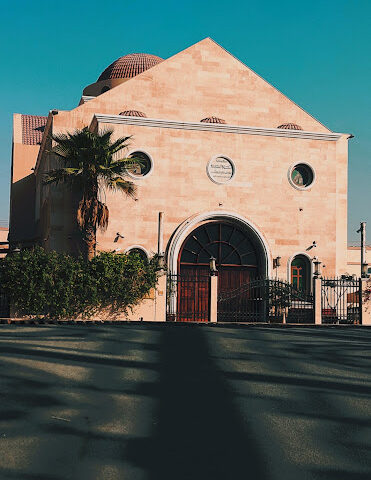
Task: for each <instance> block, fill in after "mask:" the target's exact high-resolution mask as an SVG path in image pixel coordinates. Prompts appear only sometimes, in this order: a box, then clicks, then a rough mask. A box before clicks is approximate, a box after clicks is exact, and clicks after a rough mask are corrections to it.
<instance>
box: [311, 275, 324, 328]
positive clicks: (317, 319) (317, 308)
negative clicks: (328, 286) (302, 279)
mask: <svg viewBox="0 0 371 480" xmlns="http://www.w3.org/2000/svg"><path fill="white" fill-rule="evenodd" d="M321 285H322V279H321V277H314V278H313V296H314V323H315V324H316V325H321V323H322V288H321Z"/></svg>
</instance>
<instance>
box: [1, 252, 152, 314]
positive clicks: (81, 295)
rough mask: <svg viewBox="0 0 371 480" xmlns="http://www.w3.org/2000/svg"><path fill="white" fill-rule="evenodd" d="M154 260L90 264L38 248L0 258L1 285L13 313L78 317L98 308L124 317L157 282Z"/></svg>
mask: <svg viewBox="0 0 371 480" xmlns="http://www.w3.org/2000/svg"><path fill="white" fill-rule="evenodd" d="M157 272H158V259H157V257H156V256H155V257H153V258H152V259H151V260H150V261H149V262H145V261H143V259H142V258H141V257H140V256H139V255H137V254H135V253H131V254H115V253H108V252H104V253H100V254H98V255H97V256H96V257H95V258H93V259H92V260H91V261H90V262H86V261H85V260H83V259H82V258H78V259H76V258H73V257H71V256H69V255H65V254H62V253H57V252H54V251H51V252H46V251H45V250H44V249H43V248H41V247H35V248H33V249H31V250H22V251H21V252H20V253H14V254H10V255H7V256H6V257H5V258H4V259H1V260H0V285H1V287H2V290H3V291H4V292H5V293H6V294H7V295H8V297H9V301H10V303H11V305H13V307H14V308H15V309H16V311H17V312H19V313H22V314H24V315H30V316H33V317H46V318H76V317H79V316H81V317H82V318H87V317H91V316H92V315H94V314H96V313H97V312H99V311H102V310H106V311H107V310H109V311H111V312H112V313H114V312H118V311H119V312H125V313H127V312H128V310H129V309H131V308H132V307H133V306H134V305H136V304H138V303H139V302H140V300H141V299H142V298H143V297H144V296H145V295H147V294H148V293H149V291H150V289H151V288H154V287H155V286H156V283H157Z"/></svg>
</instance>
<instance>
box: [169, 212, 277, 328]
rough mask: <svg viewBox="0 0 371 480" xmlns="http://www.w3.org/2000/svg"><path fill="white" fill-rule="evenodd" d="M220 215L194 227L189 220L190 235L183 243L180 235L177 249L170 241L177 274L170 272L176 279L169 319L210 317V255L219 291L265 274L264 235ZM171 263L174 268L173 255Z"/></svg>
mask: <svg viewBox="0 0 371 480" xmlns="http://www.w3.org/2000/svg"><path fill="white" fill-rule="evenodd" d="M218 217H219V218H215V219H210V220H208V221H203V222H197V224H196V225H195V226H194V228H193V229H191V228H190V225H189V222H187V224H185V229H186V230H188V231H187V235H184V236H183V239H182V242H179V237H178V245H179V247H178V249H176V247H174V244H173V245H171V243H170V247H169V250H170V252H171V251H172V250H171V249H173V251H174V250H175V251H177V261H176V274H175V275H170V278H171V279H176V286H175V284H174V281H173V280H172V281H171V282H170V283H171V284H172V288H171V292H170V298H169V311H171V312H174V314H173V315H170V316H169V318H170V317H171V318H172V319H173V318H176V319H177V320H180V321H207V320H208V313H209V312H208V308H209V280H210V258H211V257H214V258H215V260H216V267H217V270H218V277H219V278H218V291H219V292H223V291H224V292H225V291H229V290H234V289H236V288H238V287H240V286H241V285H243V284H246V283H248V282H249V281H251V280H252V279H254V278H256V277H257V276H259V275H266V272H267V263H268V262H267V256H266V250H265V249H264V247H263V241H262V239H261V237H260V236H259V235H257V234H256V233H255V231H254V230H253V229H252V228H251V226H250V225H248V224H243V223H242V222H240V221H236V220H235V219H233V218H230V217H229V218H228V217H227V218H226V217H224V218H220V214H219V215H218ZM176 233H177V232H175V235H176ZM179 236H180V235H179ZM175 238H176V237H175ZM169 263H170V267H171V265H173V264H172V263H171V257H170V259H169ZM170 273H171V270H170Z"/></svg>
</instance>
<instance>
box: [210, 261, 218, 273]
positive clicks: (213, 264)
mask: <svg viewBox="0 0 371 480" xmlns="http://www.w3.org/2000/svg"><path fill="white" fill-rule="evenodd" d="M209 264H210V275H212V276H214V275H216V274H217V273H218V270H217V269H216V259H215V258H214V257H210V263H209Z"/></svg>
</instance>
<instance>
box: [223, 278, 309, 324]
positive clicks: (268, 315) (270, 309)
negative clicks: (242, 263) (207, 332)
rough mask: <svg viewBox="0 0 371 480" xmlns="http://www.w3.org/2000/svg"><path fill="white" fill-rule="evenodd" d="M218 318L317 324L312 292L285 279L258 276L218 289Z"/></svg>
mask: <svg viewBox="0 0 371 480" xmlns="http://www.w3.org/2000/svg"><path fill="white" fill-rule="evenodd" d="M218 321H220V322H270V323H314V309H313V295H312V294H311V293H307V292H303V291H300V290H296V289H295V288H294V287H293V286H292V285H291V284H290V283H288V282H285V281H282V280H275V279H268V278H260V279H256V280H253V281H252V282H249V283H246V284H244V285H241V286H240V287H238V288H236V289H234V290H229V291H224V292H223V291H221V292H219V294H218Z"/></svg>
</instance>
